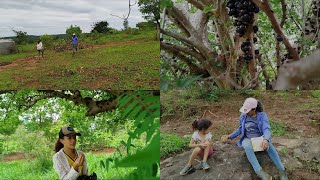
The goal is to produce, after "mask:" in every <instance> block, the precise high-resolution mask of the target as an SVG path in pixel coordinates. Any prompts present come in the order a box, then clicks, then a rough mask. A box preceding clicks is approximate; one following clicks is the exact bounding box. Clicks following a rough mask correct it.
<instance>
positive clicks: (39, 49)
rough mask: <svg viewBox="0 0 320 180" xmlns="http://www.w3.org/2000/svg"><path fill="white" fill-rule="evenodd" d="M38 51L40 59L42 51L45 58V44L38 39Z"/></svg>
mask: <svg viewBox="0 0 320 180" xmlns="http://www.w3.org/2000/svg"><path fill="white" fill-rule="evenodd" d="M37 51H38V57H39V60H40V53H42V58H43V45H42V41H41V40H39V41H38V44H37Z"/></svg>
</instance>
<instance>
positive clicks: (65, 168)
mask: <svg viewBox="0 0 320 180" xmlns="http://www.w3.org/2000/svg"><path fill="white" fill-rule="evenodd" d="M76 136H81V134H80V133H78V132H75V131H74V130H73V128H72V127H68V126H65V127H63V128H61V130H60V132H59V139H58V141H57V143H56V146H55V151H56V154H55V155H54V156H53V167H54V169H55V170H56V172H57V173H58V174H59V177H60V179H68V180H76V179H77V178H78V177H79V176H81V175H88V169H87V163H86V159H85V156H84V154H83V153H82V152H81V151H77V150H76V149H75V147H76V144H77V138H76Z"/></svg>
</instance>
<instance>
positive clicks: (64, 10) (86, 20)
mask: <svg viewBox="0 0 320 180" xmlns="http://www.w3.org/2000/svg"><path fill="white" fill-rule="evenodd" d="M131 1H134V0H131ZM127 13H128V0H72V1H71V0H1V1H0V37H5V36H12V35H14V33H13V32H12V29H16V28H18V29H19V30H23V31H26V32H27V33H28V34H30V35H42V34H62V33H65V30H66V28H67V27H69V26H70V25H71V24H73V25H78V26H80V27H81V29H82V31H83V32H90V30H91V25H92V24H94V23H95V22H98V21H102V20H104V21H108V23H109V25H110V26H111V27H113V28H116V29H121V28H123V25H122V23H123V20H122V19H120V18H117V17H114V16H112V15H111V14H113V15H117V16H120V17H123V15H126V14H127ZM141 21H144V19H143V17H142V14H141V13H140V12H139V10H138V6H137V5H135V6H133V7H132V10H131V14H130V18H129V26H131V27H135V24H136V23H138V22H141Z"/></svg>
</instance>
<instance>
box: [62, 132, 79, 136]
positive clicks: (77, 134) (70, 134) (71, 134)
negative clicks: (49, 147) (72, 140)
mask: <svg viewBox="0 0 320 180" xmlns="http://www.w3.org/2000/svg"><path fill="white" fill-rule="evenodd" d="M65 136H69V137H70V136H81V133H76V132H71V133H69V134H67V135H65Z"/></svg>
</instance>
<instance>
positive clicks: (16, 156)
mask: <svg viewBox="0 0 320 180" xmlns="http://www.w3.org/2000/svg"><path fill="white" fill-rule="evenodd" d="M114 151H115V150H114V149H113V148H106V149H101V150H97V151H89V152H90V153H92V154H112V153H113V152H114ZM23 159H26V157H25V154H24V153H22V152H14V153H11V154H7V155H5V156H3V157H2V158H1V159H0V162H10V161H17V160H23Z"/></svg>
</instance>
